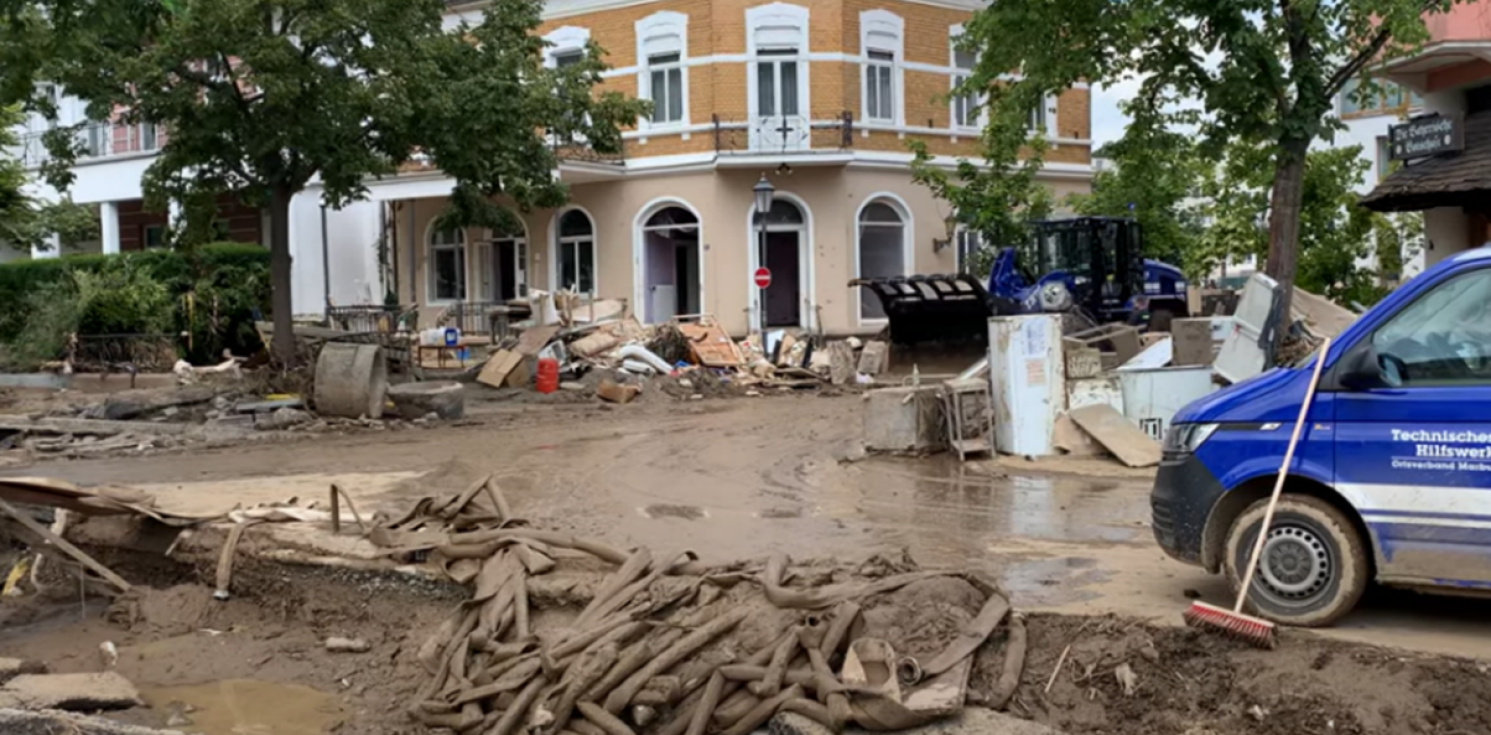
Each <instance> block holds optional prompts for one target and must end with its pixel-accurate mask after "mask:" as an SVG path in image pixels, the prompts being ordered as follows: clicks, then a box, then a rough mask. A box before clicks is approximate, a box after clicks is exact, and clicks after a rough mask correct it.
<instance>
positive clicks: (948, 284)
mask: <svg viewBox="0 0 1491 735" xmlns="http://www.w3.org/2000/svg"><path fill="white" fill-rule="evenodd" d="M849 285H850V286H851V287H853V286H858V287H860V288H868V289H870V291H871V292H873V293H874V294H875V296H877V297H878V298H879V299H880V304H881V305H882V306H883V307H884V308H885V314H886V316H887V317H888V320H889V322H890V341H891V342H894V343H896V344H903V345H909V344H920V343H927V342H947V343H956V342H982V341H985V340H987V339H988V334H989V317H991V316H995V315H997V314H1002V313H1012V310H1013V305H1012V304H1009V305H1001V304H999V303H997V302H998V301H1000V300H999V299H995V298H993V297H992V296H990V295H989V292H988V290H986V289H985V288H984V285H983V284H982V283H979V282H978V279H976V278H974V277H973V276H970V275H916V276H893V277H888V278H856V279H854V280H853V281H850V282H849Z"/></svg>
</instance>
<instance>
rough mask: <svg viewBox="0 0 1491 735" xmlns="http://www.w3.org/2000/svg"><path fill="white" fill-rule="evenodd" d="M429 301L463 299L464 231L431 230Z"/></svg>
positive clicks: (464, 270) (456, 229)
mask: <svg viewBox="0 0 1491 735" xmlns="http://www.w3.org/2000/svg"><path fill="white" fill-rule="evenodd" d="M429 265H430V297H429V299H428V300H429V301H464V300H465V299H466V232H465V231H464V230H461V229H459V228H452V229H444V230H439V229H436V230H431V231H430V258H429Z"/></svg>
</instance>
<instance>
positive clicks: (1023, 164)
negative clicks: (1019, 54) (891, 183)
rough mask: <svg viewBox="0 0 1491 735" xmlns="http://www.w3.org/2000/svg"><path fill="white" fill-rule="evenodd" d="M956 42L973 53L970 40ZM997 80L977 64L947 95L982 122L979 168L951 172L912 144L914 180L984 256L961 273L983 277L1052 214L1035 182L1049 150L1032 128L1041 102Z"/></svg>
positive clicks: (1036, 94) (959, 165) (963, 165)
mask: <svg viewBox="0 0 1491 735" xmlns="http://www.w3.org/2000/svg"><path fill="white" fill-rule="evenodd" d="M959 42H960V43H962V44H964V45H965V46H967V47H969V48H973V47H974V44H973V41H972V39H971V38H970V37H968V36H964V37H963V38H962V39H961V40H960V41H959ZM1001 77H1002V74H1001V73H999V72H991V71H990V70H989V69H988V67H987V65H985V64H982V63H980V64H979V65H978V68H977V69H975V70H974V71H973V72H972V73H971V74H970V75H969V77H968V78H967V79H966V80H965V81H964V83H963V84H961V85H960V86H959V87H957V88H956V89H954V90H952V94H955V95H964V96H966V98H967V99H968V100H970V102H971V104H970V107H971V108H973V114H982V115H984V116H985V117H986V118H987V124H986V125H985V126H984V128H983V130H982V131H981V132H980V133H979V150H980V153H981V156H980V157H981V160H977V161H975V160H969V159H960V160H958V161H957V162H956V163H955V164H954V165H953V166H952V167H950V168H949V167H947V166H945V165H942V164H940V163H939V162H937V161H936V160H935V159H934V157H933V156H932V155H931V154H930V153H929V152H928V150H927V147H926V144H925V143H924V142H923V141H920V140H916V141H912V142H911V143H910V144H909V145H910V147H911V150H912V152H913V153H914V154H915V156H916V157H915V159H914V160H913V161H912V164H911V167H912V178H913V180H914V181H916V182H917V183H919V184H923V185H925V186H927V187H928V188H929V189H931V190H932V194H933V195H934V196H936V197H938V198H939V199H942V200H944V201H946V202H947V203H948V204H950V205H951V206H952V210H953V217H955V218H956V219H957V221H958V224H960V225H961V226H963V227H965V228H967V229H969V230H972V231H974V232H977V233H978V234H979V238H980V242H981V243H982V252H980V253H978V254H976V257H975V259H974V260H975V263H973V264H965V266H967V267H965V270H967V271H969V272H975V273H979V274H983V273H987V272H988V268H987V263H988V261H989V260H990V257H991V255H992V252H993V251H994V250H995V249H997V248H1000V247H1006V246H1011V245H1015V244H1018V243H1022V242H1024V241H1025V240H1026V238H1027V237H1028V236H1029V228H1028V227H1027V226H1026V223H1027V222H1029V221H1031V220H1035V219H1042V218H1044V217H1047V216H1049V215H1050V213H1051V211H1052V209H1053V208H1054V206H1055V200H1054V198H1053V197H1052V195H1051V190H1050V189H1049V188H1047V187H1046V185H1045V184H1043V183H1041V182H1040V181H1039V180H1038V179H1037V178H1036V177H1037V175H1038V174H1039V173H1040V170H1041V167H1042V161H1043V158H1044V153H1045V151H1046V148H1047V147H1048V146H1047V142H1046V130H1045V129H1044V128H1040V129H1032V128H1031V126H1030V120H1031V114H1030V113H1031V110H1033V109H1035V108H1036V106H1038V105H1043V104H1045V95H1044V94H1043V93H1042V92H1041V91H1040V90H1038V89H1036V88H1035V87H1032V86H1029V85H1025V84H1019V83H1008V82H1006V81H1002V80H1001Z"/></svg>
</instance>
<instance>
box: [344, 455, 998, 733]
mask: <svg viewBox="0 0 1491 735" xmlns="http://www.w3.org/2000/svg"><path fill="white" fill-rule="evenodd" d="M368 537H369V539H370V540H371V541H372V542H373V543H374V544H375V545H377V546H379V547H381V548H382V549H384V550H385V551H386V552H387V553H388V554H389V555H390V556H393V557H396V558H402V559H406V560H409V559H418V558H423V559H425V560H426V561H428V562H429V563H431V564H432V565H434V566H435V567H437V568H439V569H440V570H442V572H443V573H444V574H445V575H447V576H448V577H449V578H450V579H452V580H454V581H456V582H458V583H462V584H469V585H470V586H471V588H472V596H471V598H470V599H469V600H467V601H465V602H463V603H461V604H460V605H459V606H458V607H457V608H456V609H455V610H453V611H452V612H451V615H450V617H449V618H448V619H447V620H445V622H444V623H443V624H442V625H440V626H439V628H438V629H436V630H434V631H433V632H431V634H430V635H429V637H428V638H427V639H426V640H425V642H424V644H423V646H422V647H421V648H420V650H419V653H418V656H419V660H420V662H421V663H422V664H423V666H424V668H425V670H426V671H427V672H428V674H429V678H428V679H426V680H425V682H424V684H423V686H422V687H421V688H420V690H419V692H418V694H417V695H416V696H415V698H414V701H412V702H411V703H410V705H409V712H410V714H411V716H412V717H413V718H415V719H416V720H418V721H419V722H421V723H423V724H425V725H427V726H430V727H445V728H451V729H453V730H456V731H458V732H480V733H495V734H496V735H511V734H512V733H515V732H520V731H521V732H531V731H540V732H544V733H560V732H571V733H578V734H579V735H603V734H604V735H622V734H623V733H652V734H653V735H703V734H704V733H706V732H708V733H716V732H718V733H725V734H726V735H744V734H745V733H748V732H751V731H753V730H755V729H756V728H758V727H760V726H761V725H763V724H765V723H766V722H767V721H768V720H770V719H771V718H772V717H773V716H774V715H776V714H777V713H781V712H792V713H797V714H799V715H803V716H806V717H808V718H809V719H812V720H814V721H816V722H818V723H820V724H822V725H823V726H825V727H828V728H830V729H832V730H833V731H835V732H838V731H840V730H842V729H843V727H844V726H845V725H846V724H850V723H853V724H857V725H859V726H861V727H863V728H866V729H869V730H877V731H887V730H901V729H906V728H910V727H916V726H920V725H924V724H926V723H929V722H931V721H933V720H935V719H938V718H940V717H944V716H947V715H951V714H954V713H956V712H958V711H960V710H961V708H962V707H963V705H964V701H965V696H966V690H967V684H968V678H969V672H970V670H971V668H972V665H973V654H974V652H975V651H976V650H977V649H979V648H980V647H981V646H982V645H983V644H984V643H985V641H986V640H987V639H988V638H989V637H990V635H991V634H992V633H993V632H994V631H995V629H996V628H998V627H999V626H1000V625H1001V623H1003V622H1004V621H1005V620H1006V619H1007V618H1008V619H1009V622H1008V625H1009V626H1010V630H1009V633H1010V635H1009V641H1008V643H1007V645H1006V652H1005V665H1004V671H1003V675H1002V676H1001V677H1000V679H999V682H998V685H997V687H996V689H997V691H996V692H995V693H993V694H992V695H988V696H986V697H985V698H984V701H983V702H982V703H983V704H985V705H986V706H993V707H994V708H996V709H998V708H1001V707H1002V706H1003V703H1004V702H1005V701H1007V700H1008V698H1009V696H1010V695H1011V694H1012V693H1013V691H1014V688H1015V686H1016V685H1017V683H1018V681H1019V676H1020V672H1021V670H1022V667H1023V663H1024V658H1025V644H1024V626H1023V623H1021V622H1020V620H1019V618H1018V617H1012V616H1010V615H1009V612H1010V606H1009V602H1008V600H1007V599H1006V598H1005V596H1004V595H1003V594H1002V593H1001V592H1000V591H999V590H998V589H997V588H996V587H995V586H994V585H993V584H991V583H989V582H987V581H985V580H984V579H982V578H980V577H979V576H977V575H973V574H947V573H938V572H924V571H918V570H915V568H914V564H910V563H906V562H899V563H894V562H887V561H885V560H881V561H880V562H879V563H875V564H867V565H864V566H861V567H860V568H858V569H855V570H849V569H845V568H843V567H834V568H831V569H825V568H822V567H814V566H792V565H790V564H789V562H788V560H787V559H786V557H784V556H776V557H773V558H771V559H770V560H768V561H767V562H765V563H764V565H763V564H752V563H745V562H740V563H732V564H726V565H715V566H711V565H705V564H702V563H701V562H699V561H698V560H697V558H696V557H695V556H694V555H693V554H692V553H687V552H685V553H682V554H679V555H677V556H676V557H671V558H670V557H666V556H654V555H653V553H652V552H651V551H650V550H649V549H647V548H645V547H642V548H637V549H633V550H629V551H623V550H621V549H617V548H613V547H611V546H607V545H605V544H602V543H599V542H596V541H594V540H589V539H583V538H577V537H574V536H569V535H566V534H562V533H557V532H551V531H543V530H538V529H534V528H530V527H528V525H527V523H526V522H524V521H523V520H521V519H519V518H517V517H516V516H514V515H513V514H512V512H511V510H510V509H509V508H508V506H507V503H506V502H505V500H504V498H503V496H502V493H501V491H500V490H499V489H498V487H497V486H496V485H495V484H494V483H492V482H491V480H490V478H488V479H487V480H484V481H482V482H479V483H476V484H475V485H473V486H472V487H470V488H469V489H467V490H466V491H465V492H463V493H461V494H459V495H453V496H448V497H443V498H426V499H425V500H423V501H421V502H420V503H419V504H418V505H417V506H416V507H415V508H414V510H413V511H411V512H410V513H409V514H408V515H407V516H405V517H404V518H401V519H397V520H394V521H383V522H378V521H375V522H374V523H373V527H372V528H371V529H370V530H369V533H368ZM597 565H599V568H600V570H601V571H597ZM587 569H588V570H589V572H587V571H586V570H587Z"/></svg>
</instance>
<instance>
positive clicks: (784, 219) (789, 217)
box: [766, 199, 802, 227]
mask: <svg viewBox="0 0 1491 735" xmlns="http://www.w3.org/2000/svg"><path fill="white" fill-rule="evenodd" d="M777 225H780V226H783V227H798V226H800V225H802V210H801V209H798V208H797V205H796V204H793V203H792V202H789V201H787V200H785V199H776V200H773V201H772V203H771V211H770V212H768V213H767V214H766V226H767V227H772V226H777Z"/></svg>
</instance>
